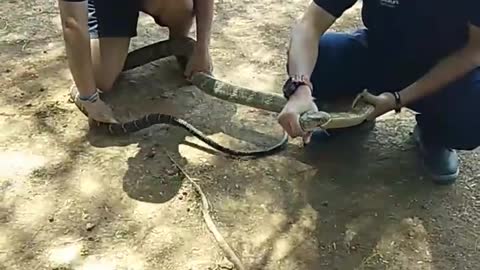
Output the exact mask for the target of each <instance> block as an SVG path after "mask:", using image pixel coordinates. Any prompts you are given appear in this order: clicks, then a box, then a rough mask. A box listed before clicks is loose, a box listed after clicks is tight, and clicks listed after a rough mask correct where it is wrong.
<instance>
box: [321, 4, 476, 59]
mask: <svg viewBox="0 0 480 270" xmlns="http://www.w3.org/2000/svg"><path fill="white" fill-rule="evenodd" d="M314 2H315V3H316V4H317V5H319V6H321V7H322V8H323V9H325V10H326V11H327V12H329V13H330V14H332V15H333V16H335V17H340V16H341V15H342V14H343V12H344V11H345V10H347V9H348V8H350V7H351V6H353V4H355V2H356V0H314ZM362 20H363V23H364V25H365V27H366V28H367V29H368V31H367V33H368V44H369V48H371V49H372V50H371V52H372V53H373V54H375V55H378V56H379V58H380V59H382V58H383V59H385V57H387V59H389V61H395V62H398V63H399V64H401V63H403V64H406V65H408V64H412V62H413V63H425V64H426V63H433V62H436V61H438V60H439V59H440V58H442V57H445V56H446V55H448V54H450V53H452V52H453V51H454V50H456V49H458V48H460V47H461V46H463V45H464V44H465V42H466V41H467V39H468V24H469V23H471V24H473V25H476V26H480V0H455V1H454V0H363V7H362Z"/></svg>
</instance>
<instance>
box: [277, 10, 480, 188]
mask: <svg viewBox="0 0 480 270" xmlns="http://www.w3.org/2000/svg"><path fill="white" fill-rule="evenodd" d="M355 2H356V1H355V0H314V1H313V2H312V3H311V4H310V5H309V7H308V8H307V10H306V11H305V13H304V14H303V16H302V18H301V19H299V21H298V22H297V23H296V24H295V25H294V26H293V28H292V33H291V39H290V44H289V50H288V64H287V72H288V75H289V79H288V80H287V81H286V82H285V85H284V94H285V97H286V98H288V102H287V104H286V105H285V107H284V108H283V111H282V112H281V113H280V114H279V117H278V122H279V123H280V125H281V126H282V127H283V128H284V129H285V131H286V132H287V133H288V134H289V135H290V136H291V137H302V138H303V140H304V142H305V143H308V142H309V141H310V138H311V134H309V133H305V132H303V131H302V129H301V128H300V126H299V123H298V119H299V115H300V114H301V113H303V112H305V111H308V110H318V103H317V102H325V101H328V100H332V99H334V98H340V97H344V96H357V95H358V96H359V97H360V98H362V99H364V100H365V101H367V102H369V103H371V104H373V105H374V106H375V108H376V109H375V111H374V112H373V114H372V115H370V117H369V119H368V120H370V121H372V122H373V120H375V118H377V117H378V116H381V115H383V114H385V113H386V112H389V111H392V110H395V111H397V112H398V111H399V110H400V109H401V108H402V107H408V108H410V109H412V110H414V111H415V112H416V113H417V114H416V125H415V127H414V132H413V136H414V138H415V141H416V142H417V145H418V146H419V147H418V148H419V150H420V153H421V157H422V160H423V164H424V165H425V168H426V169H427V171H428V172H429V174H430V175H431V176H432V177H433V180H434V182H435V183H438V184H452V183H454V182H455V180H456V179H457V178H458V174H459V159H458V155H457V152H456V151H457V150H474V149H475V148H477V147H478V146H479V145H480V68H479V65H480V1H478V0H459V1H449V0H416V1H413V0H363V1H362V3H363V6H362V20H363V23H364V26H365V27H362V28H359V29H357V30H356V31H353V32H352V33H345V32H340V33H338V32H333V31H327V30H328V29H329V28H330V26H331V25H332V24H333V23H334V22H335V21H336V20H337V19H338V18H339V17H341V16H342V15H343V14H344V12H345V11H346V10H347V9H349V8H351V7H352V6H353V5H354V4H355ZM364 89H367V91H368V92H364V91H363V90H364Z"/></svg>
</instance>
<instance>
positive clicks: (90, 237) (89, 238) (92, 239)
mask: <svg viewBox="0 0 480 270" xmlns="http://www.w3.org/2000/svg"><path fill="white" fill-rule="evenodd" d="M87 240H88V241H95V238H94V237H93V236H89V237H88V238H87Z"/></svg>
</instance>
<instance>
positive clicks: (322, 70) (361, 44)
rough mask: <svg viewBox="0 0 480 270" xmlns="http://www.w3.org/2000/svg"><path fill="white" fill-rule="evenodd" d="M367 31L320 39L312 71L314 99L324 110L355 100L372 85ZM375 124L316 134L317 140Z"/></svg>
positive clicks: (326, 36) (332, 35)
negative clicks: (325, 107)
mask: <svg viewBox="0 0 480 270" xmlns="http://www.w3.org/2000/svg"><path fill="white" fill-rule="evenodd" d="M366 35H367V32H366V30H363V29H360V30H358V31H356V32H354V33H353V34H348V33H330V32H327V33H325V34H324V35H323V36H322V37H321V38H320V43H319V48H318V56H317V61H316V64H315V67H314V70H313V72H312V76H311V81H312V84H313V96H314V97H315V102H316V103H317V106H318V107H319V109H320V110H322V107H323V105H325V104H327V103H330V102H335V101H336V100H339V99H342V98H353V97H354V96H355V95H357V94H358V93H360V92H361V91H362V90H363V89H365V88H367V87H368V85H369V77H368V76H369V74H370V72H369V70H370V67H369V64H368V63H369V53H368V46H367V43H366V40H367V37H366ZM372 126H373V125H372V123H367V125H366V126H365V125H360V126H356V127H352V128H343V129H338V130H329V131H328V133H326V132H315V133H314V135H313V139H314V140H317V141H318V140H320V139H324V138H328V137H331V136H332V135H337V134H340V133H344V132H349V131H351V130H352V129H358V128H360V127H362V128H363V127H367V128H370V127H372Z"/></svg>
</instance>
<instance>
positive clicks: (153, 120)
mask: <svg viewBox="0 0 480 270" xmlns="http://www.w3.org/2000/svg"><path fill="white" fill-rule="evenodd" d="M156 124H170V125H173V126H177V127H181V128H183V129H185V130H187V131H188V132H189V133H190V134H192V135H193V136H195V137H196V138H198V139H200V140H201V141H203V142H204V143H206V144H207V145H209V146H211V147H212V148H214V149H216V150H218V151H220V152H223V153H226V154H229V155H232V156H262V155H270V154H274V153H276V152H277V151H280V150H281V149H283V148H284V146H285V145H286V144H287V142H288V136H287V134H284V136H283V138H282V139H281V140H280V141H279V142H278V143H276V144H274V145H272V146H269V147H267V148H262V149H261V150H252V151H240V150H234V149H230V148H228V147H225V146H223V145H221V144H219V143H217V142H215V141H214V140H212V139H210V138H208V137H207V136H206V135H205V134H204V133H203V132H202V131H200V130H199V129H197V128H195V127H194V126H192V125H191V124H189V123H188V122H186V121H185V120H183V119H181V118H177V117H175V116H172V115H167V114H160V113H153V114H147V115H145V116H143V117H142V118H139V119H136V120H133V121H128V122H125V123H121V124H111V123H102V122H97V121H94V125H95V126H96V127H101V128H103V129H105V130H106V132H107V133H108V134H110V135H114V136H118V135H126V134H129V133H134V132H137V131H140V130H142V129H145V128H148V127H151V126H153V125H156Z"/></svg>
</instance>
